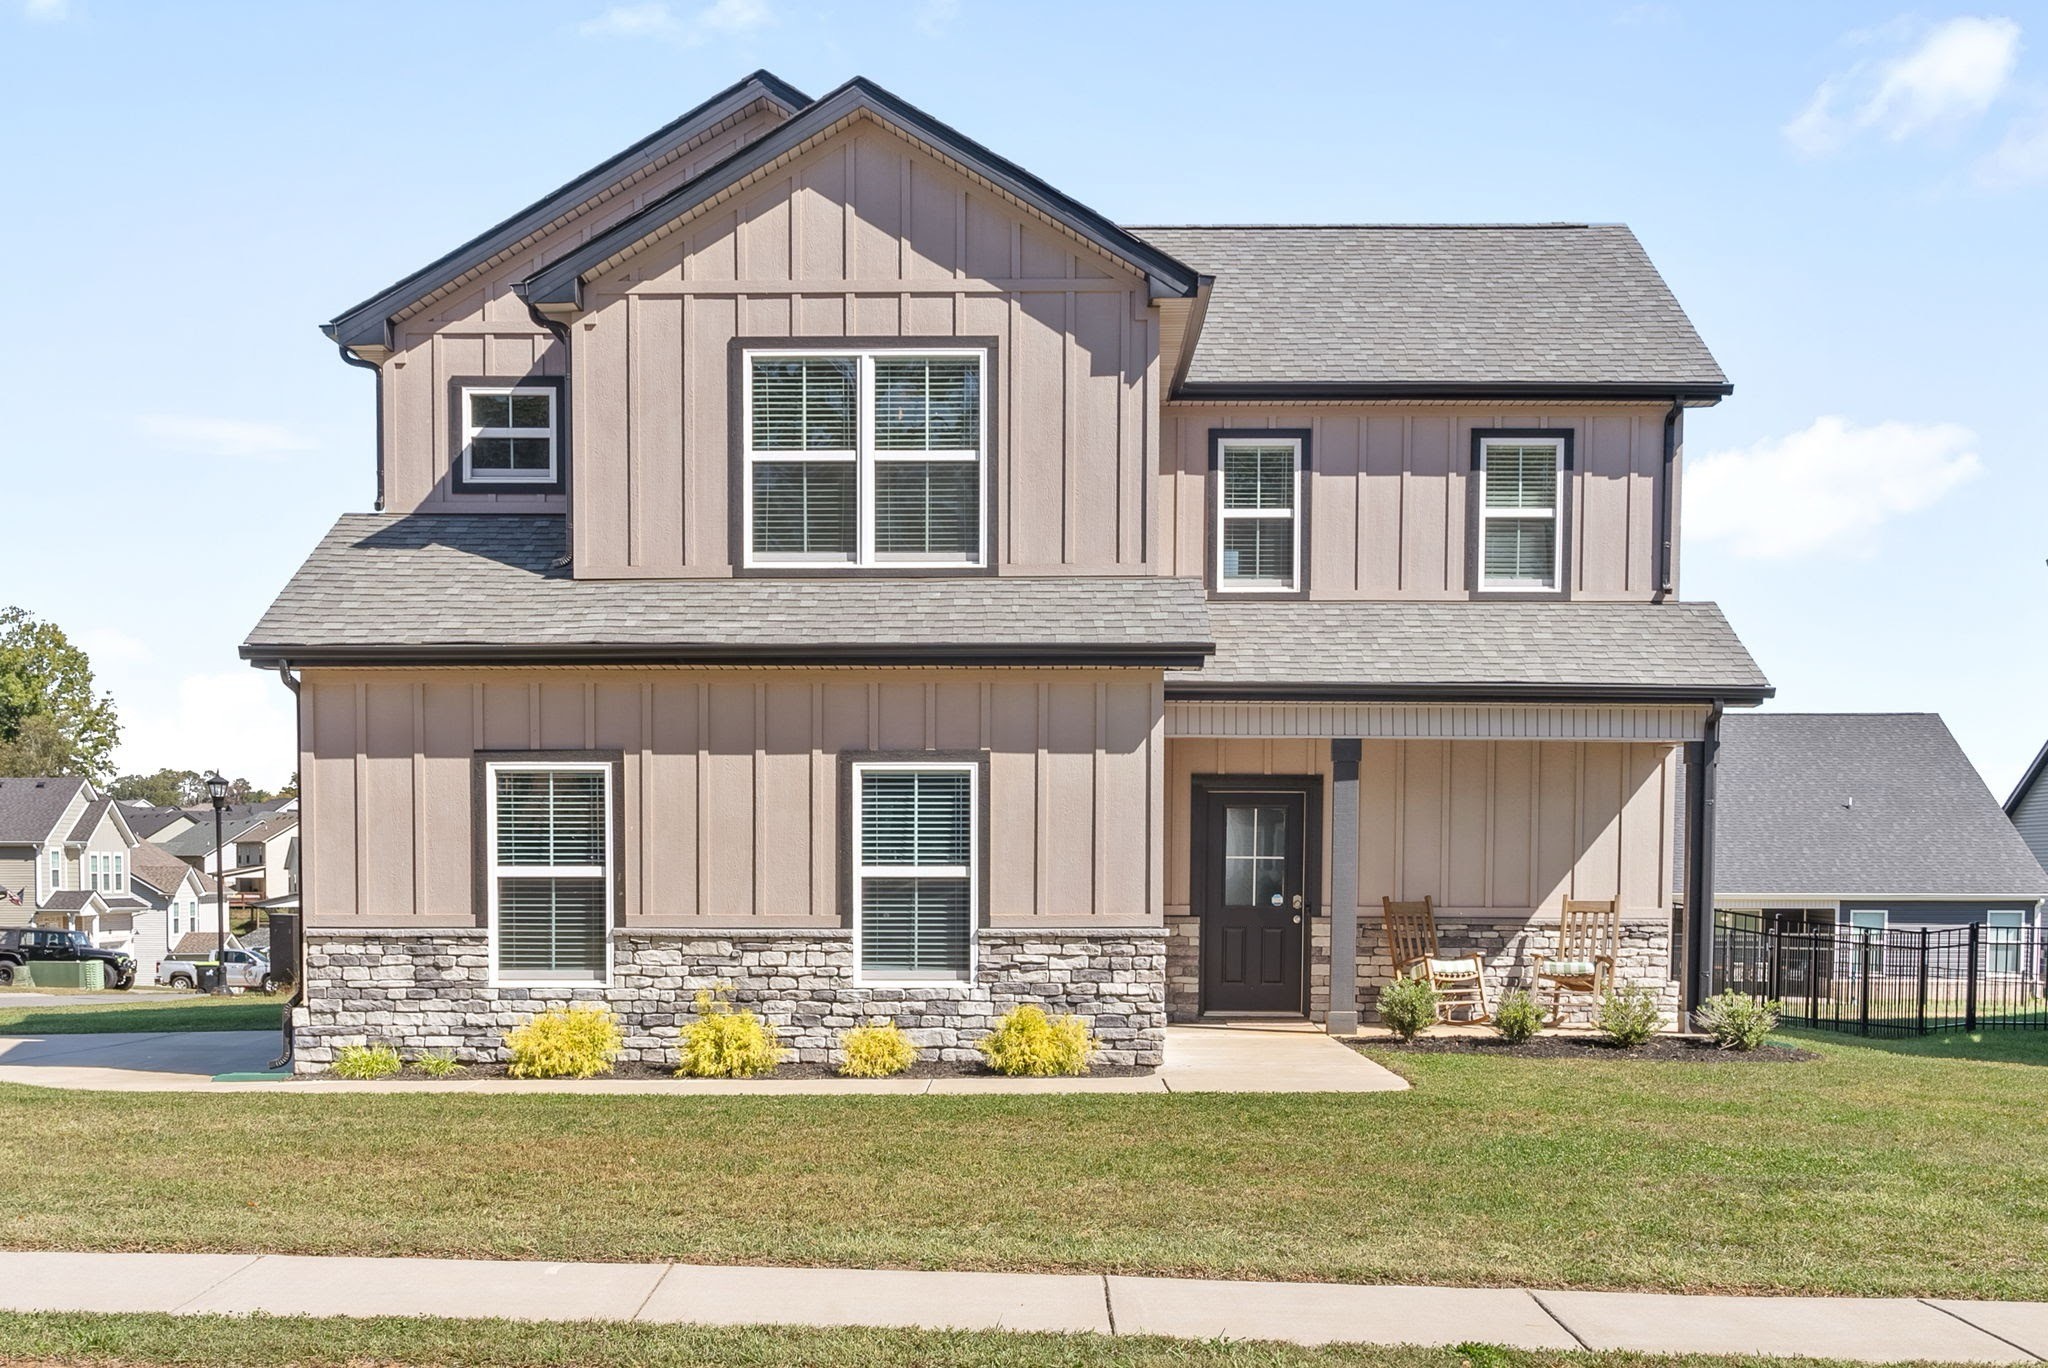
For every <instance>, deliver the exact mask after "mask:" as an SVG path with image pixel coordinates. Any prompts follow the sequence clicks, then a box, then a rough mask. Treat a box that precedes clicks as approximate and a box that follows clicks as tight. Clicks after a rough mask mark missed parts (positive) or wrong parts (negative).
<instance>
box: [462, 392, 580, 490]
mask: <svg viewBox="0 0 2048 1368" xmlns="http://www.w3.org/2000/svg"><path fill="white" fill-rule="evenodd" d="M555 398H556V392H555V389H554V387H553V386H552V385H466V386H464V387H463V390H462V424H463V428H462V478H463V480H464V482H465V483H471V484H553V483H555V482H556V480H558V479H559V478H560V472H559V463H558V461H557V458H556V452H557V449H558V448H559V446H560V443H559V442H558V441H557V440H556V439H557V435H558V434H557V428H558V426H559V422H560V419H559V415H558V413H557V411H556V404H555Z"/></svg>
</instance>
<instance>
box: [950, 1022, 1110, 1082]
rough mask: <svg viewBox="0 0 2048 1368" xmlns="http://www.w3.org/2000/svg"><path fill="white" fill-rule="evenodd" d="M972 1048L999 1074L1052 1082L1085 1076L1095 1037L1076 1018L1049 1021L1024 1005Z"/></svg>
mask: <svg viewBox="0 0 2048 1368" xmlns="http://www.w3.org/2000/svg"><path fill="white" fill-rule="evenodd" d="M974 1048H975V1049H977V1050H980V1051H981V1057H982V1058H983V1059H986V1060H987V1061H988V1066H989V1067H990V1068H991V1069H994V1070H995V1071H996V1072H997V1073H1000V1074H1009V1075H1011V1076H1013V1077H1022V1078H1055V1077H1059V1076H1061V1075H1065V1074H1084V1073H1087V1072H1088V1061H1089V1060H1090V1059H1091V1058H1092V1057H1093V1056H1094V1054H1095V1048H1096V1040H1095V1037H1093V1036H1091V1035H1089V1034H1088V1023H1087V1022H1086V1021H1084V1020H1083V1019H1082V1018H1080V1017H1077V1016H1059V1017H1049V1016H1047V1015H1046V1014H1045V1009H1044V1008H1043V1007H1039V1006H1036V1005H1035V1004H1032V1003H1025V1004H1024V1005H1023V1006H1021V1007H1012V1008H1011V1009H1010V1010H1009V1011H1008V1012H1005V1013H1004V1014H1003V1019H1002V1020H1001V1021H998V1022H997V1023H996V1028H995V1029H994V1030H993V1031H990V1032H989V1033H988V1034H987V1035H985V1036H983V1037H982V1038H981V1039H980V1040H978V1041H976V1042H975V1044H974Z"/></svg>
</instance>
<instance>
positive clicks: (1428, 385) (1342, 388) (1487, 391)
mask: <svg viewBox="0 0 2048 1368" xmlns="http://www.w3.org/2000/svg"><path fill="white" fill-rule="evenodd" d="M1734 392H1735V386H1733V385H1730V384H1726V383H1722V384H1718V385H1688V386H1686V387H1685V390H1684V392H1683V393H1682V394H1680V395H1679V396H1678V397H1679V400H1680V402H1686V403H1698V404H1713V403H1718V402H1719V401H1721V400H1722V399H1725V398H1727V397H1728V396H1729V395H1731V394H1733V393H1734ZM1671 397H1672V386H1671V383H1670V382H1669V381H1665V382H1663V383H1661V384H1657V383H1651V384H1559V383H1556V382H1553V381H1543V380H1506V381H1503V380H1474V381H1461V380H1443V381H1428V380H1398V381H1396V380H1314V381H1298V380H1278V381H1269V380H1197V381H1194V382H1192V383H1189V384H1185V385H1182V386H1181V387H1180V389H1179V390H1178V391H1177V392H1176V393H1175V394H1174V395H1173V398H1175V399H1177V400H1181V401H1183V402H1186V401H1190V400H1202V399H1209V400H1221V399H1280V400H1286V399H1670V398H1671Z"/></svg>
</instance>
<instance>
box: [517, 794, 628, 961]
mask: <svg viewBox="0 0 2048 1368" xmlns="http://www.w3.org/2000/svg"><path fill="white" fill-rule="evenodd" d="M486 777H487V788H486V792H487V794H488V800H489V810H488V814H487V816H486V823H487V828H488V829H487V831H486V834H485V842H486V846H485V849H486V852H487V854H486V857H485V858H486V859H487V860H488V861H489V866H488V869H487V870H486V876H487V878H488V882H489V894H488V896H489V899H490V917H491V945H492V963H493V967H494V969H495V971H496V977H497V980H498V982H500V983H564V982H568V983H601V982H603V981H604V980H605V978H606V977H607V976H608V973H609V969H610V952H611V933H610V927H611V917H610V908H611V905H612V878H613V870H612V863H613V862H612V819H611V784H612V767H611V765H610V764H609V763H607V762H602V761H596V762H548V763H544V764H528V763H497V762H493V763H490V764H488V765H487V766H486Z"/></svg>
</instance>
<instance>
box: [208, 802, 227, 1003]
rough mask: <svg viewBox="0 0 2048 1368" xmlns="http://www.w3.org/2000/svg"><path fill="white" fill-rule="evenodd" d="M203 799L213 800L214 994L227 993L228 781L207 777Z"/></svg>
mask: <svg viewBox="0 0 2048 1368" xmlns="http://www.w3.org/2000/svg"><path fill="white" fill-rule="evenodd" d="M206 796H207V797H208V798H211V799H212V800H213V911H214V916H215V917H217V918H218V920H217V921H216V922H215V923H214V927H213V991H214V992H216V993H219V994H221V995H223V996H225V995H226V993H227V991H228V878H227V874H228V857H227V850H226V848H225V845H224V842H225V839H226V838H225V837H223V836H222V835H221V827H222V825H223V821H222V810H223V809H224V808H226V807H227V802H228V781H227V780H225V779H223V778H222V777H221V773H220V771H219V770H215V771H214V772H213V773H211V774H209V775H207V776H206Z"/></svg>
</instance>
